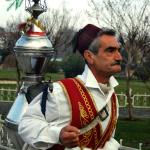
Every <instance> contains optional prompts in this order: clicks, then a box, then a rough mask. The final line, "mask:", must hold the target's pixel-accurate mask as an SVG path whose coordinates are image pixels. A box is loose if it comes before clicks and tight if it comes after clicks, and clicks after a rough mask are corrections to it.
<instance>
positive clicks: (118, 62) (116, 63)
mask: <svg viewBox="0 0 150 150" xmlns="http://www.w3.org/2000/svg"><path fill="white" fill-rule="evenodd" d="M120 64H121V62H120V61H115V62H114V63H112V64H111V65H112V66H115V65H119V66H120Z"/></svg>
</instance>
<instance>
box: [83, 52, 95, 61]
mask: <svg viewBox="0 0 150 150" xmlns="http://www.w3.org/2000/svg"><path fill="white" fill-rule="evenodd" d="M84 59H85V60H86V61H87V62H88V64H93V60H94V54H93V53H92V52H91V51H89V50H85V51H84Z"/></svg>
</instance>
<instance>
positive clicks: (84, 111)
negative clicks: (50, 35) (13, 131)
mask: <svg viewBox="0 0 150 150" xmlns="http://www.w3.org/2000/svg"><path fill="white" fill-rule="evenodd" d="M74 50H78V51H79V52H80V53H81V55H82V56H83V57H84V59H85V62H86V65H85V70H84V72H83V74H82V75H78V76H77V78H71V79H64V80H62V81H59V82H56V83H54V84H53V92H52V93H50V92H49V94H48V100H47V103H46V112H45V115H43V113H42V112H41V105H40V103H41V97H42V93H40V94H39V95H38V96H36V97H35V99H34V100H33V101H32V102H31V103H30V105H29V108H28V110H27V112H26V113H25V115H24V116H23V118H22V121H21V123H20V125H19V133H20V135H21V136H22V138H23V139H24V140H25V141H26V142H27V143H29V144H31V145H32V146H33V147H35V148H39V149H53V150H57V149H58V150H61V149H72V150H79V149H92V150H97V149H102V150H117V149H118V148H119V143H118V142H117V141H116V140H115V139H114V138H113V137H114V132H115V125H116V121H117V117H118V102H117V98H116V96H115V94H114V87H115V86H117V85H118V83H117V81H116V80H115V78H114V77H113V76H112V75H113V74H115V73H118V72H120V71H121V66H120V61H121V60H122V56H121V54H120V51H119V50H120V44H119V42H118V39H117V37H116V35H115V32H114V31H113V30H110V29H100V28H98V27H96V26H94V25H91V24H88V25H86V26H85V27H84V28H83V29H81V30H80V31H79V32H78V33H77V34H76V36H75V38H74ZM97 118H98V119H97ZM93 120H94V121H93ZM95 122H96V123H95Z"/></svg>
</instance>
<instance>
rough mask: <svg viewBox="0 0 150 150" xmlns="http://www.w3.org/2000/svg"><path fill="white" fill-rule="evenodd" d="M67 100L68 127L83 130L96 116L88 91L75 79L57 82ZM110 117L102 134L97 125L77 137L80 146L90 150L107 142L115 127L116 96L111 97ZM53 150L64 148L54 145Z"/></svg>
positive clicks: (100, 128)
mask: <svg viewBox="0 0 150 150" xmlns="http://www.w3.org/2000/svg"><path fill="white" fill-rule="evenodd" d="M59 82H60V84H61V85H62V87H63V89H64V92H65V94H66V96H67V98H68V102H69V104H70V108H71V110H72V118H71V121H70V125H72V126H75V127H77V128H79V129H81V128H84V127H85V126H86V125H87V124H89V123H90V122H91V121H92V120H93V119H94V118H95V117H96V116H97V110H96V108H95V105H94V103H93V101H92V97H91V95H90V94H89V91H88V90H87V88H85V86H84V85H83V84H82V83H81V81H79V80H78V79H77V78H69V79H64V80H61V81H59ZM111 107H112V109H111V116H110V120H109V123H108V125H107V128H106V129H105V131H104V132H103V133H102V127H101V124H97V125H96V126H95V127H93V128H92V129H91V130H89V131H87V132H86V133H84V134H82V135H80V136H79V141H80V146H81V147H88V148H91V149H92V150H96V149H97V148H102V147H103V146H104V145H105V143H106V141H108V140H109V139H110V137H111V135H112V133H113V131H114V128H115V126H116V120H117V119H116V118H117V117H116V96H115V94H113V95H112V100H111ZM52 149H53V150H54V149H55V150H63V149H64V147H63V146H60V145H54V147H53V148H52Z"/></svg>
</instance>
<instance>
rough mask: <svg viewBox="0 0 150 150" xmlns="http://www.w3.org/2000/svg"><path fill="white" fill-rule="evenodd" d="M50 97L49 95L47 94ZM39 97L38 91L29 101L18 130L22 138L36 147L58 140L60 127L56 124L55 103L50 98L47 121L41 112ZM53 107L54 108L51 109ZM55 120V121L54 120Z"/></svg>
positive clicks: (49, 145) (57, 116) (46, 146)
mask: <svg viewBox="0 0 150 150" xmlns="http://www.w3.org/2000/svg"><path fill="white" fill-rule="evenodd" d="M48 96H49V98H50V95H48ZM41 97H42V93H40V94H39V95H38V96H37V97H35V99H34V100H33V101H32V102H31V103H30V105H29V107H28V109H27V111H26V113H25V114H24V116H23V118H22V120H21V122H20V124H19V129H18V132H19V134H20V135H21V137H22V138H23V140H24V141H25V142H27V143H29V144H30V145H32V146H34V147H38V148H48V147H51V146H53V144H55V143H58V142H59V133H60V131H61V129H62V127H60V126H58V122H57V120H58V119H59V114H58V109H57V107H56V106H57V103H56V102H55V101H53V99H52V98H50V100H51V102H50V104H51V105H52V109H51V113H52V114H53V115H52V114H49V118H51V120H49V122H47V121H46V118H45V116H44V115H43V114H42V112H41V105H40V102H41ZM54 107H55V110H54V109H53V108H54ZM54 120H55V121H54Z"/></svg>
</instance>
